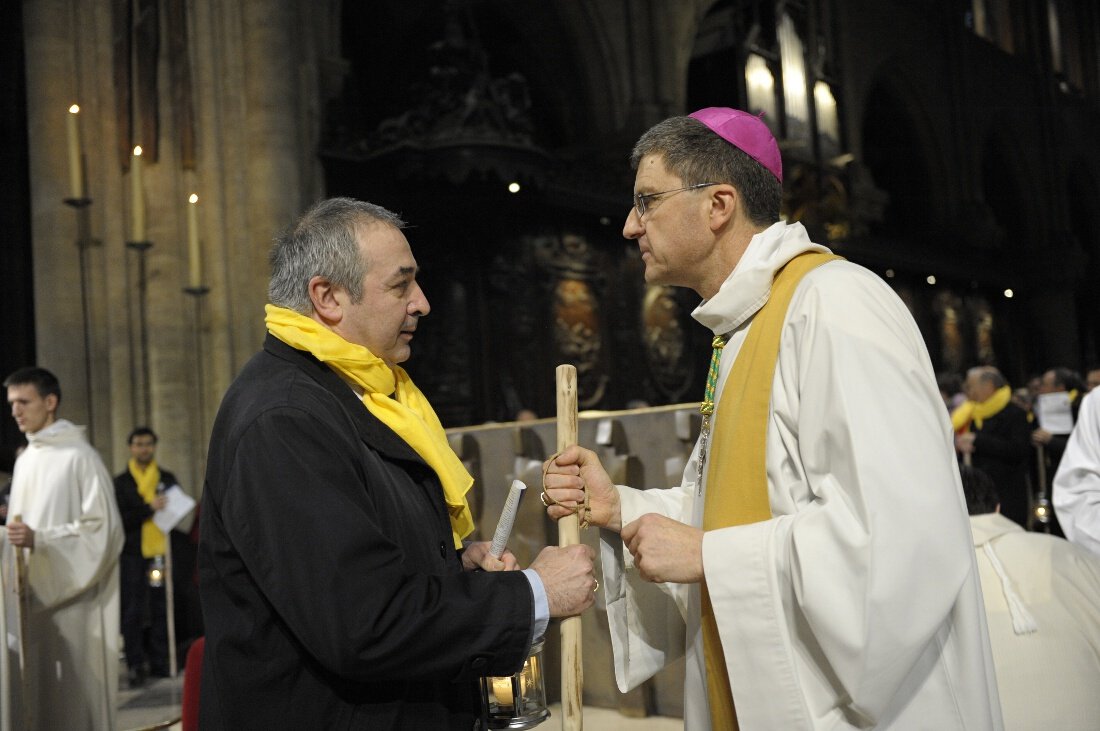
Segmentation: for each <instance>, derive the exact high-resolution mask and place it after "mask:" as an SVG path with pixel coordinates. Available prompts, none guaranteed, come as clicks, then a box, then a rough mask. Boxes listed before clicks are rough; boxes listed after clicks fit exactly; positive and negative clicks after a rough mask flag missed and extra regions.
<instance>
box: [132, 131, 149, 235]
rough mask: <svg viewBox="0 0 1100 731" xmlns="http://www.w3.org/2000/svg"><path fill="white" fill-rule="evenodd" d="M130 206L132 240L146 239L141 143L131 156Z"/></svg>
mask: <svg viewBox="0 0 1100 731" xmlns="http://www.w3.org/2000/svg"><path fill="white" fill-rule="evenodd" d="M130 199H131V200H130V203H131V205H130V207H131V209H132V210H131V212H130V214H131V216H132V221H133V227H132V230H131V232H130V240H131V241H144V240H145V191H144V190H143V189H142V185H141V145H138V146H137V147H135V148H134V155H133V157H131V158H130Z"/></svg>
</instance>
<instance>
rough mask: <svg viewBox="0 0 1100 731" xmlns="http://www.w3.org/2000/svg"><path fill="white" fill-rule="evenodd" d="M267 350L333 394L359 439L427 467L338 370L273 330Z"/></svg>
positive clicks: (266, 344) (386, 452)
mask: <svg viewBox="0 0 1100 731" xmlns="http://www.w3.org/2000/svg"><path fill="white" fill-rule="evenodd" d="M264 350H265V351H266V352H268V353H270V354H271V355H273V356H275V357H276V358H279V359H281V360H285V361H288V362H290V363H292V364H294V365H295V366H297V367H298V368H299V370H301V371H302V372H304V373H305V374H307V375H308V376H309V377H311V378H312V379H313V380H315V381H316V382H317V383H318V384H320V385H321V386H322V387H323V388H324V389H325V390H326V391H328V392H329V393H331V394H332V395H333V396H334V397H335V398H336V400H337V401H339V402H340V405H341V406H343V407H344V410H345V411H346V412H347V413H348V416H349V417H351V420H352V421H353V423H354V424H355V428H356V430H357V431H358V432H359V438H360V439H361V440H362V441H363V442H364V443H365V444H367V445H369V446H370V448H371V449H373V450H375V451H377V452H381V453H382V454H384V455H386V456H387V457H390V458H392V459H400V460H406V461H410V462H418V463H420V464H422V465H424V466H425V467H426V466H427V463H426V462H424V459H423V458H422V457H421V456H420V455H419V454H417V453H416V450H414V449H413V448H412V447H410V446H409V443H408V442H406V441H405V440H404V439H402V438H401V437H400V436H398V435H397V432H395V431H394V430H393V429H391V428H389V427H388V426H386V425H385V424H384V423H383V422H382V420H381V419H379V418H378V417H377V416H375V415H374V414H372V413H371V412H370V411H369V410H368V409H367V408H366V407H365V406H363V402H362V401H360V400H359V397H358V396H356V395H355V392H354V391H353V390H352V389H351V386H349V385H348V384H347V383H346V382H344V380H343V379H342V378H340V376H338V375H337V374H336V372H335V371H333V370H332V369H331V368H329V367H328V366H327V365H325V364H324V363H322V362H321V361H319V360H317V358H315V357H314V355H313V354H312V353H310V352H308V351H305V350H298V349H297V348H293V347H291V346H289V345H287V344H286V343H284V342H283V341H282V340H279V339H278V338H277V337H275V336H274V335H272V334H271V333H268V334H267V337H266V338H265V340H264Z"/></svg>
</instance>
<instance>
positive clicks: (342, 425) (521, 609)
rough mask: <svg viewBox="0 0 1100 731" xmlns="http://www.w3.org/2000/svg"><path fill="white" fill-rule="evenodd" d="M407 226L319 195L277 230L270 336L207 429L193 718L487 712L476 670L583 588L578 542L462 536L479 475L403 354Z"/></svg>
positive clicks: (576, 605) (499, 665)
mask: <svg viewBox="0 0 1100 731" xmlns="http://www.w3.org/2000/svg"><path fill="white" fill-rule="evenodd" d="M403 226H404V223H403V222H402V221H401V219H400V218H398V217H397V216H396V215H395V214H393V213H392V212H390V211H387V210H386V209H384V208H381V207H379V206H376V205H372V204H370V203H365V202H362V201H356V200H352V199H349V198H333V199H329V200H325V201H322V202H320V203H318V204H317V205H316V206H314V207H313V208H312V209H310V210H309V211H308V212H307V213H306V214H305V215H304V216H302V218H301V219H300V220H299V221H298V222H297V224H296V225H295V226H293V227H292V228H291V229H290V230H288V231H287V232H285V233H283V234H281V235H279V236H277V237H276V239H275V244H274V247H273V249H272V252H271V265H272V274H271V282H270V286H269V290H268V295H269V299H270V302H271V304H270V305H268V307H267V318H266V324H267V330H268V336H267V339H266V340H265V342H264V346H263V350H262V351H261V352H260V353H258V354H257V355H256V356H254V357H253V358H252V360H250V361H249V362H248V364H246V365H245V367H244V369H243V370H242V372H241V373H240V375H239V376H238V377H237V379H236V380H235V381H234V383H233V384H232V385H231V386H230V388H229V391H228V392H227V393H226V395H225V398H224V400H223V401H222V405H221V408H220V409H219V412H218V416H217V419H216V421H215V423H214V429H213V433H212V434H211V439H210V453H209V463H208V468H207V474H206V487H205V490H204V492H203V504H202V524H201V539H200V549H199V550H200V556H199V576H200V593H201V597H202V605H203V607H202V608H203V619H204V622H205V627H206V644H205V655H204V661H203V671H202V695H201V701H200V713H201V725H202V727H203V728H204V729H209V730H210V731H217V730H219V729H234V730H236V729H246V728H257V729H259V728H264V729H267V728H303V729H304V728H317V729H321V728H326V729H327V728H356V729H360V728H361V729H368V728H369V729H412V728H417V729H419V728H424V729H476V728H484V723H485V719H484V718H483V709H482V703H481V697H480V694H479V684H478V682H477V679H478V678H479V677H482V676H489V675H493V676H500V675H510V674H512V673H514V672H516V671H517V670H519V668H520V667H521V666H522V665H523V663H524V661H525V659H526V658H527V656H528V652H529V650H530V647H531V645H532V642H533V641H534V640H535V639H537V638H538V637H539V636H540V635H541V634H542V632H543V631H544V630H545V627H546V622H547V621H548V619H549V617H560V616H570V615H575V614H579V613H580V612H581V611H583V610H584V609H586V608H587V607H588V606H590V605H591V604H592V602H593V590H594V588H595V577H594V575H593V566H592V551H591V549H590V548H587V547H585V546H570V547H567V548H557V547H551V548H546V549H544V550H543V552H542V553H540V554H539V556H538V557H537V558H536V559H535V561H534V563H533V564H532V565H531V567H530V568H529V569H527V570H526V571H523V572H520V571H507V570H501V569H511V568H516V562H515V558H514V557H513V556H512V555H511V554H507V553H506V554H505V557H504V558H505V560H504V561H499V560H497V559H495V558H493V557H492V556H491V555H489V553H488V544H487V543H472V544H469V545H465V544H464V543H463V539H464V538H465V537H466V536H468V535H469V534H470V532H471V531H472V530H473V528H474V522H473V516H472V515H471V513H470V508H469V505H468V504H467V501H466V492H467V491H468V490H469V488H470V486H471V483H472V479H471V477H470V475H469V474H468V473H467V472H466V470H465V469H464V468H463V466H462V462H461V461H460V460H459V458H458V457H457V455H455V453H454V452H453V451H451V449H450V447H449V446H448V443H447V440H446V435H445V434H444V431H443V427H442V426H441V425H440V423H439V419H438V418H437V417H436V415H435V412H434V411H433V410H432V407H431V405H430V404H429V403H428V400H427V399H426V398H425V397H424V394H422V393H421V392H420V390H419V389H418V388H417V387H416V385H415V384H413V382H412V380H411V379H410V378H409V376H408V374H407V373H406V372H405V371H404V370H403V369H402V368H401V367H400V366H399V365H398V364H399V363H402V362H404V361H405V360H407V359H408V358H409V356H410V355H411V342H412V340H413V335H414V332H415V331H416V328H417V324H418V323H419V320H420V318H421V317H423V316H424V315H427V314H428V312H429V305H428V301H427V299H426V297H425V296H424V293H423V291H421V289H420V286H419V284H417V281H416V274H417V263H416V260H415V259H414V258H413V255H412V251H411V249H410V248H409V243H408V241H407V240H406V239H405V236H404V235H403V234H402V232H401V228H402V227H403ZM479 568H480V569H485V570H483V571H478V570H477V569H479Z"/></svg>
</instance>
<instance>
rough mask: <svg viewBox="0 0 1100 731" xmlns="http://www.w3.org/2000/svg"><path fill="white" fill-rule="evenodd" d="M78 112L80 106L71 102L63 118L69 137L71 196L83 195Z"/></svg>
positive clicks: (82, 167)
mask: <svg viewBox="0 0 1100 731" xmlns="http://www.w3.org/2000/svg"><path fill="white" fill-rule="evenodd" d="M79 113H80V107H78V106H77V105H76V104H73V105H72V106H71V107H69V116H68V117H66V118H65V127H66V131H67V132H68V137H69V189H70V190H71V191H72V194H73V198H83V197H84V162H83V160H82V157H81V151H80V130H79V128H78V127H77V124H76V122H77V118H76V115H77V114H79Z"/></svg>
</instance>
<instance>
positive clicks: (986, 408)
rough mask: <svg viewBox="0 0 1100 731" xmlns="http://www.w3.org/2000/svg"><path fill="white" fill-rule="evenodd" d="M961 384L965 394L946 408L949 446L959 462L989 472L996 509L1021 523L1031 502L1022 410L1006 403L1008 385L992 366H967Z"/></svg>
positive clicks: (1028, 431)
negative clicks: (948, 411) (958, 403)
mask: <svg viewBox="0 0 1100 731" xmlns="http://www.w3.org/2000/svg"><path fill="white" fill-rule="evenodd" d="M963 388H964V390H965V391H966V398H967V400H966V401H964V402H963V403H962V405H961V406H959V407H958V408H957V409H955V411H954V412H953V413H952V414H951V422H952V426H954V428H955V432H956V434H955V449H956V451H958V453H959V455H960V457H961V458H962V460H963V461H964V462H967V461H969V464H970V465H971V466H973V467H975V468H977V469H980V470H982V471H983V472H985V473H986V474H987V475H989V477H990V478H992V480H993V484H995V485H996V486H997V490H998V492H1000V494H1001V514H1002V515H1004V516H1005V517H1006V518H1008V519H1009V520H1012V521H1015V522H1016V523H1018V524H1020V525H1021V526H1025V527H1026V526H1027V523H1028V521H1027V518H1028V512H1029V510H1030V502H1031V501H1030V495H1029V494H1028V484H1027V471H1028V457H1029V456H1030V455H1031V436H1030V435H1031V427H1030V426H1029V425H1028V422H1027V414H1026V413H1025V412H1024V410H1023V409H1021V408H1020V407H1019V406H1017V405H1016V404H1014V403H1012V389H1011V388H1010V387H1009V385H1008V382H1007V381H1005V378H1004V376H1003V375H1001V372H1000V371H999V370H997V369H996V368H994V367H993V366H978V367H975V368H971V369H970V370H969V371H967V374H966V381H965V383H964V384H963Z"/></svg>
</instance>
